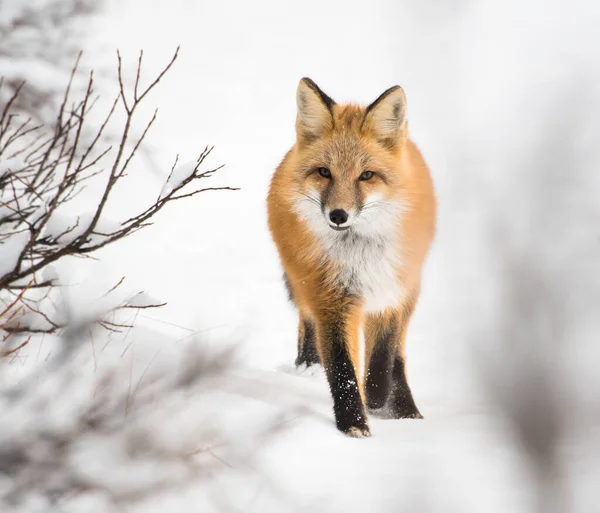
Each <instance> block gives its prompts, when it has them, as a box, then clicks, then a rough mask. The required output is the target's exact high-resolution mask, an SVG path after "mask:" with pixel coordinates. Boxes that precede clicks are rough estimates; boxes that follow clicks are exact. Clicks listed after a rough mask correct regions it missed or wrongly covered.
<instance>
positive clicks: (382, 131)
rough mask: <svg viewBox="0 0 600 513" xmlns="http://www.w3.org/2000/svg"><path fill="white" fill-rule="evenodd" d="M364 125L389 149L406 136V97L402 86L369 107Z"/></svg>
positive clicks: (391, 89)
mask: <svg viewBox="0 0 600 513" xmlns="http://www.w3.org/2000/svg"><path fill="white" fill-rule="evenodd" d="M363 123H364V124H365V125H367V127H368V129H370V130H371V131H372V132H373V133H374V134H375V135H376V136H377V138H378V139H379V141H380V142H381V143H382V144H383V145H384V146H386V147H388V148H390V149H391V148H394V147H395V146H396V145H397V144H398V142H400V141H401V140H402V139H403V138H404V136H405V134H406V125H407V123H406V95H405V94H404V90H403V89H402V88H401V87H400V86H394V87H390V88H389V89H388V90H387V91H385V92H384V93H383V94H381V96H379V98H377V99H376V100H375V101H374V102H373V103H372V104H371V105H369V106H368V107H367V110H366V112H365V118H364V121H363Z"/></svg>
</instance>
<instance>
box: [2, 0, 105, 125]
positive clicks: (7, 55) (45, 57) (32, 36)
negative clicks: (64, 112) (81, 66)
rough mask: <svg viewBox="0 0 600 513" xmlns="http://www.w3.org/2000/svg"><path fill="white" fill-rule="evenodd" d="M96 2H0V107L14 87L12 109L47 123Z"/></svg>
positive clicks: (98, 3) (37, 121) (64, 0)
mask: <svg viewBox="0 0 600 513" xmlns="http://www.w3.org/2000/svg"><path fill="white" fill-rule="evenodd" d="M101 4H102V2H98V1H94V0H27V1H25V2H21V1H8V2H0V70H2V71H1V73H2V75H3V81H4V83H3V88H2V89H1V90H0V105H1V104H4V103H6V102H7V101H8V99H9V98H10V97H11V96H12V95H13V94H14V93H15V91H16V90H17V89H18V88H21V92H20V94H19V96H18V98H17V99H16V101H15V103H14V109H15V111H18V112H20V113H24V114H26V115H27V116H29V117H31V118H32V119H33V120H34V123H36V124H37V123H45V122H50V120H51V119H52V117H53V116H54V114H55V111H56V106H57V105H56V101H57V100H58V99H59V98H60V93H61V91H62V90H63V88H64V83H65V79H67V78H68V76H69V70H70V69H71V67H72V65H73V60H74V59H75V57H76V56H77V54H78V52H79V48H80V47H81V45H80V41H81V40H82V39H83V38H84V30H85V28H86V26H87V23H86V22H87V21H88V19H89V15H90V14H91V13H92V12H94V11H95V10H97V9H98V8H99V6H100V5H101Z"/></svg>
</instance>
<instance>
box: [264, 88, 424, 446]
mask: <svg viewBox="0 0 600 513" xmlns="http://www.w3.org/2000/svg"><path fill="white" fill-rule="evenodd" d="M296 103H297V109H298V110H297V117H296V144H295V145H294V146H293V148H292V149H291V150H290V151H289V152H288V153H287V155H286V156H285V158H284V159H283V161H282V162H281V164H280V165H279V167H278V168H277V170H276V171H275V173H274V175H273V178H272V181H271V186H270V189H269V195H268V200H267V207H268V222H269V229H270V231H271V235H272V237H273V240H274V242H275V245H276V247H277V250H278V253H279V257H280V259H281V262H282V264H283V268H284V273H285V274H284V279H285V282H286V285H287V287H288V292H289V294H290V298H291V299H292V301H293V302H294V304H295V305H296V307H297V308H298V311H299V317H300V322H299V329H298V358H297V359H296V365H301V364H306V365H311V364H313V363H319V362H320V363H321V364H322V365H323V367H324V369H325V372H326V375H327V380H328V382H329V387H330V389H331V394H332V396H333V410H334V415H335V421H336V425H337V428H338V429H339V430H340V431H342V432H343V433H346V434H347V435H349V436H351V437H356V438H362V437H367V436H370V430H369V424H368V422H367V414H366V407H368V408H369V409H372V410H373V409H379V408H383V407H384V406H386V405H387V408H388V411H389V414H390V415H391V416H392V417H393V418H419V419H420V418H423V417H422V416H421V414H420V412H419V410H418V408H417V406H416V404H415V401H414V399H413V396H412V393H411V390H410V387H409V385H408V382H407V379H406V370H405V365H406V358H405V350H404V349H405V338H406V332H407V328H408V323H409V321H410V318H411V315H412V313H413V310H414V308H415V305H416V303H417V299H418V297H419V291H420V282H421V270H422V267H423V263H424V261H425V258H426V256H427V253H428V251H429V246H430V244H431V241H432V239H433V236H434V232H435V221H436V203H435V197H434V192H433V185H432V182H431V177H430V175H429V170H428V168H427V165H426V164H425V162H424V160H423V158H422V157H421V154H420V153H419V150H418V149H417V147H416V146H415V145H414V144H413V143H412V142H411V141H410V140H409V139H408V130H407V120H406V97H405V94H404V91H403V90H402V88H401V87H399V86H394V87H391V88H390V89H388V90H387V91H385V92H384V93H383V94H381V96H379V98H377V99H376V100H375V101H374V102H373V103H371V105H369V106H368V107H366V108H363V107H359V106H356V105H338V104H336V103H335V102H334V101H333V100H332V99H331V98H330V97H329V96H327V95H326V94H325V93H324V92H323V91H321V89H319V87H318V86H317V85H316V84H315V83H314V82H313V81H312V80H311V79H309V78H303V79H302V80H301V81H300V83H299V85H298V90H297V94H296ZM365 368H366V374H365ZM365 404H366V407H365Z"/></svg>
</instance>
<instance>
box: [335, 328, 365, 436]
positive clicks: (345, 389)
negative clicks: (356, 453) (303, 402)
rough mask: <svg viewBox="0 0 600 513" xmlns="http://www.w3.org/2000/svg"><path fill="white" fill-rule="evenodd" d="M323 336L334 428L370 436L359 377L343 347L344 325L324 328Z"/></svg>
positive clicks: (352, 434)
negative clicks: (326, 350) (324, 338)
mask: <svg viewBox="0 0 600 513" xmlns="http://www.w3.org/2000/svg"><path fill="white" fill-rule="evenodd" d="M324 336H325V337H327V338H328V339H329V340H326V343H327V345H328V346H329V351H330V353H329V362H328V363H327V368H326V371H327V379H328V381H329V387H330V389H331V395H332V396H333V413H334V415H335V423H336V425H337V428H338V429H339V430H340V431H342V432H343V433H346V434H348V435H350V436H354V437H357V438H360V437H365V436H370V434H371V433H370V431H369V426H368V424H367V418H366V413H365V408H364V406H363V404H362V399H361V397H360V392H359V390H358V380H357V378H356V373H355V372H354V367H353V365H352V361H351V359H350V355H349V354H348V351H347V349H346V341H345V336H344V327H343V325H339V324H338V325H333V326H328V327H326V329H325V330H324Z"/></svg>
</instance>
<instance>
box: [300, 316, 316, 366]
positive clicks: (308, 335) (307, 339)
mask: <svg viewBox="0 0 600 513" xmlns="http://www.w3.org/2000/svg"><path fill="white" fill-rule="evenodd" d="M303 363H305V364H306V365H307V366H310V365H312V364H314V363H319V354H318V353H317V343H316V340H315V326H314V324H313V323H312V322H310V321H304V337H303V339H302V340H299V341H298V357H297V358H296V367H297V366H298V365H302V364H303Z"/></svg>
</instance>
